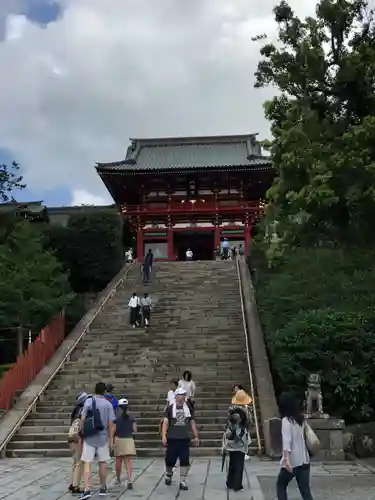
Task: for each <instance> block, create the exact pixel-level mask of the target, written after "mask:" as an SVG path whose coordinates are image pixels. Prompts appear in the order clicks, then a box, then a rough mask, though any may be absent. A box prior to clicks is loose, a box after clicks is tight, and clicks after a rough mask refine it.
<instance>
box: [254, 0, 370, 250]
mask: <svg viewBox="0 0 375 500" xmlns="http://www.w3.org/2000/svg"><path fill="white" fill-rule="evenodd" d="M274 15H275V21H276V23H277V24H278V43H277V44H273V43H267V44H266V45H264V46H263V48H262V49H261V55H262V58H263V59H262V60H261V61H260V63H259V65H258V70H257V72H256V84H255V86H256V87H264V86H268V85H272V86H274V87H276V89H278V91H279V92H278V95H277V96H276V97H274V98H273V99H272V100H270V101H268V102H266V103H265V112H266V117H267V118H268V119H269V120H270V121H271V131H272V136H273V138H272V140H271V141H270V142H269V144H268V147H269V149H270V152H271V154H272V158H273V161H274V164H275V167H276V170H277V178H276V180H275V182H274V184H273V186H272V187H271V189H270V190H269V192H268V207H267V211H266V220H267V221H268V222H267V224H268V223H269V222H270V221H273V222H274V221H277V223H278V224H277V232H278V234H279V235H280V236H281V239H280V240H278V245H279V246H280V245H281V246H282V245H283V244H286V245H290V244H292V245H300V244H307V245H322V244H324V243H326V242H327V241H329V242H335V243H338V244H346V243H348V242H352V241H356V242H368V241H369V240H373V239H374V237H375V233H374V232H373V231H372V230H371V226H372V220H373V217H374V216H375V93H374V84H375V26H374V21H373V15H372V12H371V11H370V10H369V8H368V5H367V1H366V0H320V1H319V3H318V5H317V8H316V16H315V17H314V18H312V17H308V18H306V19H304V20H302V19H299V18H298V17H297V16H295V14H294V13H293V11H292V9H291V8H290V6H289V5H288V3H287V2H286V1H282V2H281V3H280V4H279V5H278V6H276V7H275V9H274ZM263 38H264V37H263V36H260V37H257V39H258V40H259V39H263Z"/></svg>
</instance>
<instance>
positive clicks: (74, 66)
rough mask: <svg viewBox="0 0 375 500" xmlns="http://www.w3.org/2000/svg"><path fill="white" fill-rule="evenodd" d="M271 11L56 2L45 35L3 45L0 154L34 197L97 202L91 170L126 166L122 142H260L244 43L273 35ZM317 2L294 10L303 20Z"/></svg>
mask: <svg viewBox="0 0 375 500" xmlns="http://www.w3.org/2000/svg"><path fill="white" fill-rule="evenodd" d="M2 1H3V0H1V2H2ZM7 1H8V3H9V5H10V4H11V3H14V4H16V3H17V2H11V1H10V0H7ZM1 2H0V3H1ZM274 3H275V1H274V0H253V1H252V2H250V1H249V0H236V1H235V2H229V1H228V0H189V1H186V0H158V1H155V0H62V4H63V7H64V9H65V10H64V15H63V17H61V18H60V19H58V20H57V21H56V22H54V23H51V24H49V25H48V27H47V28H45V29H42V28H40V27H38V26H36V25H34V24H32V23H30V22H25V20H24V19H22V21H21V20H19V19H18V20H17V19H14V18H13V21H12V23H11V26H12V30H13V33H12V30H11V32H9V31H8V37H7V38H6V40H5V41H3V42H2V43H0V66H1V68H2V70H3V71H2V78H1V80H0V109H1V111H2V120H1V122H0V145H1V147H5V148H8V149H11V150H12V151H13V152H14V154H15V159H16V160H17V161H19V162H21V163H22V166H23V168H24V169H25V179H26V182H27V183H28V185H29V187H30V188H32V189H36V188H38V189H40V188H46V189H48V188H53V187H56V186H59V185H68V186H69V187H70V188H71V189H72V190H75V192H76V193H77V192H80V191H81V193H82V190H81V187H82V186H83V185H84V186H85V187H86V188H87V190H88V192H89V193H93V196H94V197H95V196H99V197H101V196H105V189H104V186H103V185H102V184H101V181H100V179H99V178H98V176H97V174H96V172H95V169H94V164H95V162H96V161H112V160H118V159H121V158H123V157H124V154H125V150H126V147H127V145H128V139H129V137H137V136H176V135H199V134H226V133H244V132H260V135H261V136H264V135H266V134H267V133H268V124H267V122H266V121H265V119H264V116H263V109H262V102H263V101H264V100H265V99H266V98H268V97H269V96H270V95H272V90H269V89H268V90H255V89H254V88H253V83H254V77H253V73H254V71H255V69H256V63H257V60H258V59H259V46H260V45H259V44H257V43H253V42H251V40H250V39H251V37H252V36H254V35H256V34H259V33H263V32H270V31H271V30H274V29H275V26H274V23H273V16H272V7H273V5H274ZM315 3H316V2H314V1H311V0H292V2H291V4H292V5H293V4H294V5H298V9H297V11H298V13H301V14H306V13H308V14H310V13H312V11H313V9H314V5H315ZM0 15H1V13H0ZM17 23H18V24H17ZM16 28H17V29H16ZM9 34H10V35H13V36H9ZM15 35H16V36H15Z"/></svg>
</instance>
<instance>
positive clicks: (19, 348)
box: [17, 326, 23, 356]
mask: <svg viewBox="0 0 375 500" xmlns="http://www.w3.org/2000/svg"><path fill="white" fill-rule="evenodd" d="M17 354H18V356H22V354H23V328H22V326H19V327H18V328H17Z"/></svg>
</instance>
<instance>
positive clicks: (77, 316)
mask: <svg viewBox="0 0 375 500" xmlns="http://www.w3.org/2000/svg"><path fill="white" fill-rule="evenodd" d="M85 313H86V306H85V300H84V297H83V295H79V294H77V295H75V297H74V299H73V300H72V301H71V302H70V303H69V304H68V305H67V307H66V309H65V335H69V333H70V332H71V331H72V330H73V328H74V327H75V326H76V324H77V323H78V322H79V321H80V320H81V318H82V316H83V315H84V314H85Z"/></svg>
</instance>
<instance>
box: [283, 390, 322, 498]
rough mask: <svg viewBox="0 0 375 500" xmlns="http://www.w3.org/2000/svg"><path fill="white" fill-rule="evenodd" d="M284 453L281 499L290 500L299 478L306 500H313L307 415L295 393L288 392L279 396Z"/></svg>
mask: <svg viewBox="0 0 375 500" xmlns="http://www.w3.org/2000/svg"><path fill="white" fill-rule="evenodd" d="M279 407H280V415H281V417H282V421H281V434H282V441H283V456H282V459H281V462H280V473H279V477H278V478H277V484H276V489H277V499H278V500H287V499H288V495H287V488H288V485H289V483H290V482H291V481H292V479H293V478H296V481H297V485H298V489H299V491H300V494H301V497H302V498H303V500H313V496H312V494H311V490H310V454H309V451H308V449H307V446H306V440H305V427H304V426H305V418H304V416H303V414H302V412H301V410H300V408H299V405H298V401H297V400H296V398H295V397H294V395H293V394H291V393H289V392H284V393H283V394H281V395H280V398H279Z"/></svg>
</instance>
